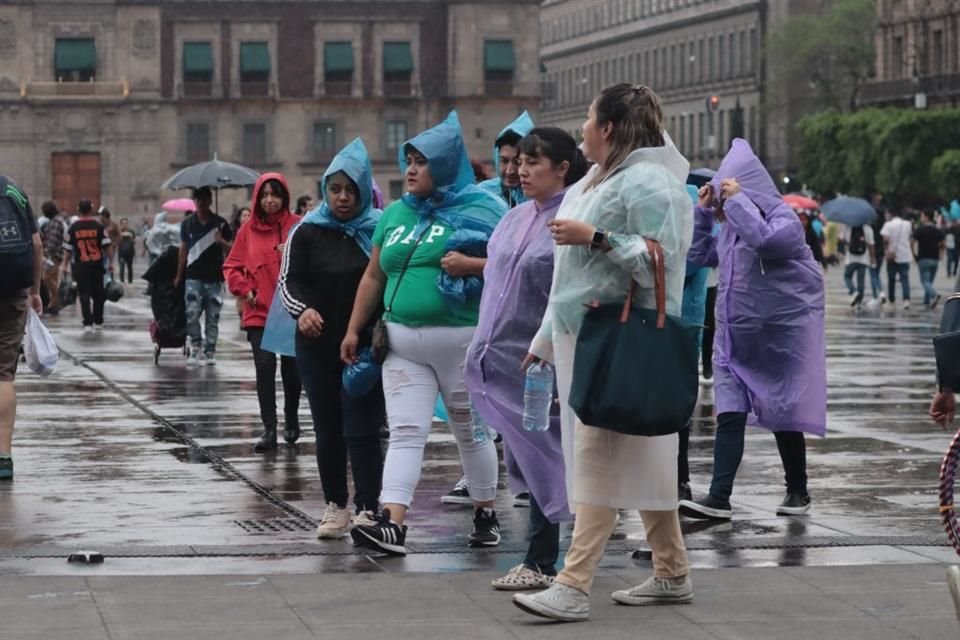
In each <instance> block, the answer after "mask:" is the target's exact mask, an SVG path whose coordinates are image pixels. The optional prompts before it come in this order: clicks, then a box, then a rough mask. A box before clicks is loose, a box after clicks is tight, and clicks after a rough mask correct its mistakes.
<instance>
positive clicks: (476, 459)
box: [380, 323, 498, 506]
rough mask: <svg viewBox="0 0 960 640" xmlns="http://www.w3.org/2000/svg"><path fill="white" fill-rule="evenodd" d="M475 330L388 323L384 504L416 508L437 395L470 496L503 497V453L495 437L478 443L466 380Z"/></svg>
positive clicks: (384, 389) (385, 366) (484, 498)
mask: <svg viewBox="0 0 960 640" xmlns="http://www.w3.org/2000/svg"><path fill="white" fill-rule="evenodd" d="M474 331H475V327H407V326H404V325H401V324H396V323H388V324H387V336H388V339H389V343H390V352H389V355H388V356H387V360H386V362H384V363H383V394H384V399H385V400H386V408H387V423H388V424H389V426H390V446H389V448H388V449H387V457H386V460H385V461H384V465H383V489H382V493H381V494H380V502H381V503H382V504H402V505H404V506H410V503H411V502H412V501H413V492H414V490H415V489H416V488H417V484H418V483H419V481H420V470H421V468H422V467H423V452H424V449H425V448H426V446H427V438H428V436H429V435H430V428H431V425H432V423H433V409H434V407H435V405H436V401H437V392H438V391H439V392H440V394H441V395H442V396H443V402H444V404H445V405H446V407H447V414H448V415H449V420H448V423H447V424H448V425H449V427H450V431H451V432H453V436H454V438H455V439H456V441H457V448H458V449H459V450H460V460H461V462H462V463H463V471H464V474H465V475H466V477H467V485H468V489H469V491H470V497H471V498H473V500H474V501H476V502H485V501H487V500H493V499H494V497H495V496H496V494H497V471H498V462H497V450H496V448H495V447H494V444H493V441H491V440H490V439H487V440H484V441H483V442H474V440H473V423H472V421H471V419H470V396H469V394H468V393H467V387H466V384H465V382H464V379H463V368H464V361H465V359H466V354H467V347H468V346H469V345H470V341H471V340H472V339H473V333H474Z"/></svg>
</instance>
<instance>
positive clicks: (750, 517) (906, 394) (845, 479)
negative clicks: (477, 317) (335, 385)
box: [0, 269, 956, 637]
mask: <svg viewBox="0 0 960 640" xmlns="http://www.w3.org/2000/svg"><path fill="white" fill-rule="evenodd" d="M912 275H913V277H914V278H916V272H915V271H914V273H913V274H912ZM913 284H914V286H915V287H916V286H917V285H918V284H919V283H917V282H916V281H915V282H914V283H913ZM828 288H829V295H828V305H829V306H828V320H827V342H828V375H829V424H828V430H829V432H828V437H827V438H825V439H822V440H820V439H810V440H809V441H808V442H809V445H808V461H809V476H810V492H811V495H812V497H813V501H814V502H813V509H812V511H811V513H810V515H808V516H805V517H799V518H780V517H777V516H776V515H775V513H774V510H775V508H776V505H777V504H778V503H779V501H780V499H781V498H782V494H783V481H782V468H781V465H780V461H779V456H778V454H777V450H776V446H775V443H774V439H773V438H772V437H771V436H770V435H769V433H768V432H766V431H760V430H757V431H752V430H751V431H749V432H748V441H747V450H746V455H745V458H744V464H743V466H742V469H741V472H740V474H739V477H738V481H737V486H736V489H735V493H734V496H733V503H734V509H735V520H734V521H733V522H730V523H721V524H704V523H699V522H692V521H691V522H685V523H684V531H685V534H686V540H687V544H688V547H689V548H690V550H691V551H690V556H691V561H692V563H693V565H694V567H695V568H708V567H797V566H804V565H809V566H838V565H843V566H851V565H873V564H899V565H911V566H912V565H930V566H931V569H936V565H938V564H939V563H943V562H949V561H951V560H953V559H954V558H955V557H956V554H955V553H954V551H953V550H952V549H951V548H950V547H949V546H948V545H947V542H946V538H945V535H944V534H943V530H942V528H941V526H940V523H939V517H938V511H937V502H938V501H937V486H936V485H937V477H938V469H939V464H940V461H941V458H942V454H943V451H944V450H945V449H946V446H947V444H948V442H949V439H950V438H951V437H952V433H944V432H942V431H940V430H939V429H938V428H936V427H934V426H933V425H932V424H931V423H929V421H928V420H927V419H926V418H925V412H926V409H927V405H928V404H929V399H930V395H931V392H932V389H933V384H934V382H933V381H934V363H933V356H932V353H933V352H932V348H931V343H930V339H931V337H932V336H933V335H934V333H935V331H936V325H937V322H938V321H939V312H930V311H927V310H924V309H921V308H919V307H920V305H919V304H918V302H917V300H916V299H915V300H914V308H913V309H912V310H911V311H906V312H905V311H902V310H901V309H899V307H898V308H897V309H896V310H895V311H892V310H891V311H886V312H880V311H872V310H866V311H864V312H862V313H860V314H856V315H855V314H852V313H851V312H850V310H849V308H848V307H847V296H846V293H845V291H843V288H842V282H841V278H840V270H838V269H832V270H831V271H830V273H829V274H828ZM917 288H919V287H917ZM948 288H949V287H948V283H947V281H946V279H945V278H944V276H943V275H942V274H941V282H940V289H941V290H942V291H944V292H945V291H947V290H948ZM142 289H143V287H142V285H141V284H139V283H137V284H135V285H133V287H128V291H127V295H126V296H125V298H124V299H123V300H122V301H121V302H120V303H119V304H116V305H114V304H108V305H107V322H106V330H105V331H104V332H103V333H101V334H84V333H83V332H82V331H81V330H80V322H79V319H78V316H77V315H76V308H75V307H74V308H71V309H69V310H67V311H66V312H65V313H63V314H61V315H60V316H58V317H55V318H47V322H48V324H49V326H50V328H51V329H52V330H53V331H54V333H55V335H56V338H57V341H58V343H59V345H60V347H61V349H62V350H63V352H64V354H63V358H62V360H61V363H60V365H59V366H58V369H57V372H56V374H55V375H54V376H52V377H51V378H49V379H46V380H43V379H40V378H38V377H36V376H34V375H32V374H31V373H29V372H28V371H27V370H26V368H25V367H23V368H22V369H21V375H20V376H19V378H18V394H19V396H18V399H19V411H18V422H17V429H16V433H15V460H16V479H15V480H14V481H13V482H9V483H2V484H0V575H3V574H34V575H76V576H84V575H124V574H129V575H158V574H182V575H187V574H207V575H209V574H256V575H260V574H294V573H365V572H384V571H386V572H430V573H447V572H459V571H463V570H475V571H486V572H496V571H502V570H505V569H507V568H509V567H510V566H513V565H514V564H517V562H518V560H519V559H520V557H521V556H522V550H523V549H524V548H525V533H526V511H525V510H524V509H517V508H513V507H512V506H511V496H510V494H509V491H508V490H507V489H506V488H505V487H503V488H504V490H503V491H501V493H500V497H499V498H498V505H497V506H498V513H499V516H500V519H501V524H502V527H503V532H504V539H503V543H502V545H501V546H500V547H499V548H498V549H496V550H489V551H474V550H468V549H467V548H466V535H467V534H468V533H469V531H470V530H471V526H472V513H471V512H470V510H469V508H465V507H449V506H444V505H441V504H440V502H439V499H440V497H441V496H442V495H443V494H444V493H446V492H447V491H448V490H449V489H450V488H451V487H452V486H453V484H454V483H455V482H456V480H457V479H458V477H459V475H460V467H459V462H458V458H457V453H456V447H455V444H454V442H453V439H452V437H451V436H450V435H449V433H448V432H447V431H446V430H445V428H444V426H443V425H442V424H437V425H435V429H434V432H433V434H432V435H431V438H430V444H429V446H428V452H427V456H426V460H425V463H424V471H423V479H422V481H421V484H420V487H419V489H418V492H417V495H416V499H415V503H414V508H413V510H412V511H411V513H410V516H409V520H408V524H409V525H410V533H409V536H408V546H409V547H410V548H411V550H412V553H411V554H410V555H409V556H408V557H406V558H403V559H398V558H392V559H384V558H379V557H374V556H368V555H365V554H362V553H359V552H357V551H356V550H354V548H353V547H352V545H350V543H349V542H348V541H347V540H344V541H333V542H330V541H324V542H319V541H317V540H316V539H315V537H314V534H313V529H314V526H315V521H314V519H315V518H317V517H319V515H320V513H321V512H322V510H323V504H324V502H323V496H322V491H321V488H320V482H319V478H318V475H317V470H316V463H315V459H314V445H313V437H312V433H310V432H309V424H310V420H309V415H308V410H307V403H306V399H305V398H304V399H303V402H302V406H301V412H300V413H301V420H302V423H303V424H304V425H305V426H306V427H307V428H308V431H307V432H306V433H305V435H304V438H303V439H302V440H301V442H300V443H299V444H298V445H297V446H296V447H286V446H282V445H281V447H280V449H279V450H278V451H276V452H274V453H270V454H267V455H259V454H255V453H254V452H253V443H254V442H255V440H256V438H257V437H258V436H259V431H260V426H259V418H258V410H257V401H256V392H255V386H254V376H253V363H252V358H251V356H250V351H249V346H248V345H247V344H246V341H245V338H244V336H243V334H242V333H241V332H240V330H239V326H238V320H237V315H236V312H235V310H234V307H233V306H232V304H231V303H229V302H228V303H227V304H225V305H224V314H223V317H222V319H221V337H220V346H219V351H218V353H217V360H218V363H217V366H215V367H201V368H197V369H192V370H191V369H188V368H187V367H186V364H185V359H184V358H183V356H182V355H181V354H179V353H177V352H176V350H167V351H164V352H163V353H162V354H161V357H160V363H159V366H155V365H154V363H153V352H152V345H151V343H150V338H149V334H148V331H147V326H148V323H149V320H150V312H149V304H148V300H147V298H146V297H144V296H143V295H142ZM281 397H282V396H281ZM712 402H713V400H712V391H711V389H710V388H709V387H704V388H703V390H702V395H701V403H700V406H699V407H698V410H697V416H698V417H697V419H696V421H695V424H694V431H693V434H692V438H691V472H692V476H693V486H694V491H695V492H698V491H703V490H705V488H706V486H707V484H708V481H709V475H708V474H709V472H710V468H711V463H712V430H713V426H714V422H713V420H712V418H711V415H712V411H713V406H712ZM281 413H282V411H281ZM568 536H569V531H567V530H565V531H564V537H565V538H566V537H568ZM565 544H566V543H565V542H564V546H565ZM642 544H643V534H642V527H641V526H640V525H639V522H638V519H637V518H636V517H635V515H633V514H625V515H624V517H623V518H622V519H621V523H620V525H619V526H618V528H617V531H616V533H615V535H614V539H613V540H612V541H611V544H610V546H609V548H608V553H607V556H606V557H605V559H604V563H603V564H604V567H605V568H606V569H607V570H608V571H617V570H620V569H623V570H627V569H630V570H632V569H633V568H637V567H639V568H643V567H644V566H645V561H643V560H642V559H639V560H633V559H632V558H631V557H630V553H631V552H632V551H633V550H634V549H636V548H637V547H639V546H642ZM78 549H93V550H97V551H100V552H102V553H103V554H104V555H105V556H106V562H105V563H104V564H102V565H89V566H82V565H81V566H78V565H68V564H67V563H66V560H65V559H66V556H67V555H68V554H69V553H70V552H72V551H75V550H78ZM937 571H939V569H937ZM941 573H942V572H941ZM81 590H82V589H81ZM697 637H699V636H697Z"/></svg>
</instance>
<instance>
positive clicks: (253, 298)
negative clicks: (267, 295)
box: [247, 289, 257, 304]
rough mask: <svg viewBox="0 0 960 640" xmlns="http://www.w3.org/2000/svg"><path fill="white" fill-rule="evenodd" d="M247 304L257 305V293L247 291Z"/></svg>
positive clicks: (251, 290)
mask: <svg viewBox="0 0 960 640" xmlns="http://www.w3.org/2000/svg"><path fill="white" fill-rule="evenodd" d="M247 302H252V303H253V304H257V292H256V291H255V290H253V289H250V291H247Z"/></svg>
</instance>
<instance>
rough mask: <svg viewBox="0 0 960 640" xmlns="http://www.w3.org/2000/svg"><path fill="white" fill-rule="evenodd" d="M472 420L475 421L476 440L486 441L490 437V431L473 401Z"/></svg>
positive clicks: (471, 406) (471, 408)
mask: <svg viewBox="0 0 960 640" xmlns="http://www.w3.org/2000/svg"><path fill="white" fill-rule="evenodd" d="M470 422H472V423H473V441H474V442H486V441H487V440H489V439H490V432H489V431H488V430H487V425H486V423H485V422H484V421H483V418H481V417H480V414H479V413H477V409H476V407H474V406H473V403H472V402H471V403H470Z"/></svg>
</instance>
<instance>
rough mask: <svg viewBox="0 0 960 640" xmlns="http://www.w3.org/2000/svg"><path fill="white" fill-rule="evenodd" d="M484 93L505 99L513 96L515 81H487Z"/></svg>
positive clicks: (484, 84) (484, 85)
mask: <svg viewBox="0 0 960 640" xmlns="http://www.w3.org/2000/svg"><path fill="white" fill-rule="evenodd" d="M483 90H484V93H486V95H488V96H493V97H497V98H503V97H508V96H512V95H513V80H485V81H484V83H483Z"/></svg>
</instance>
